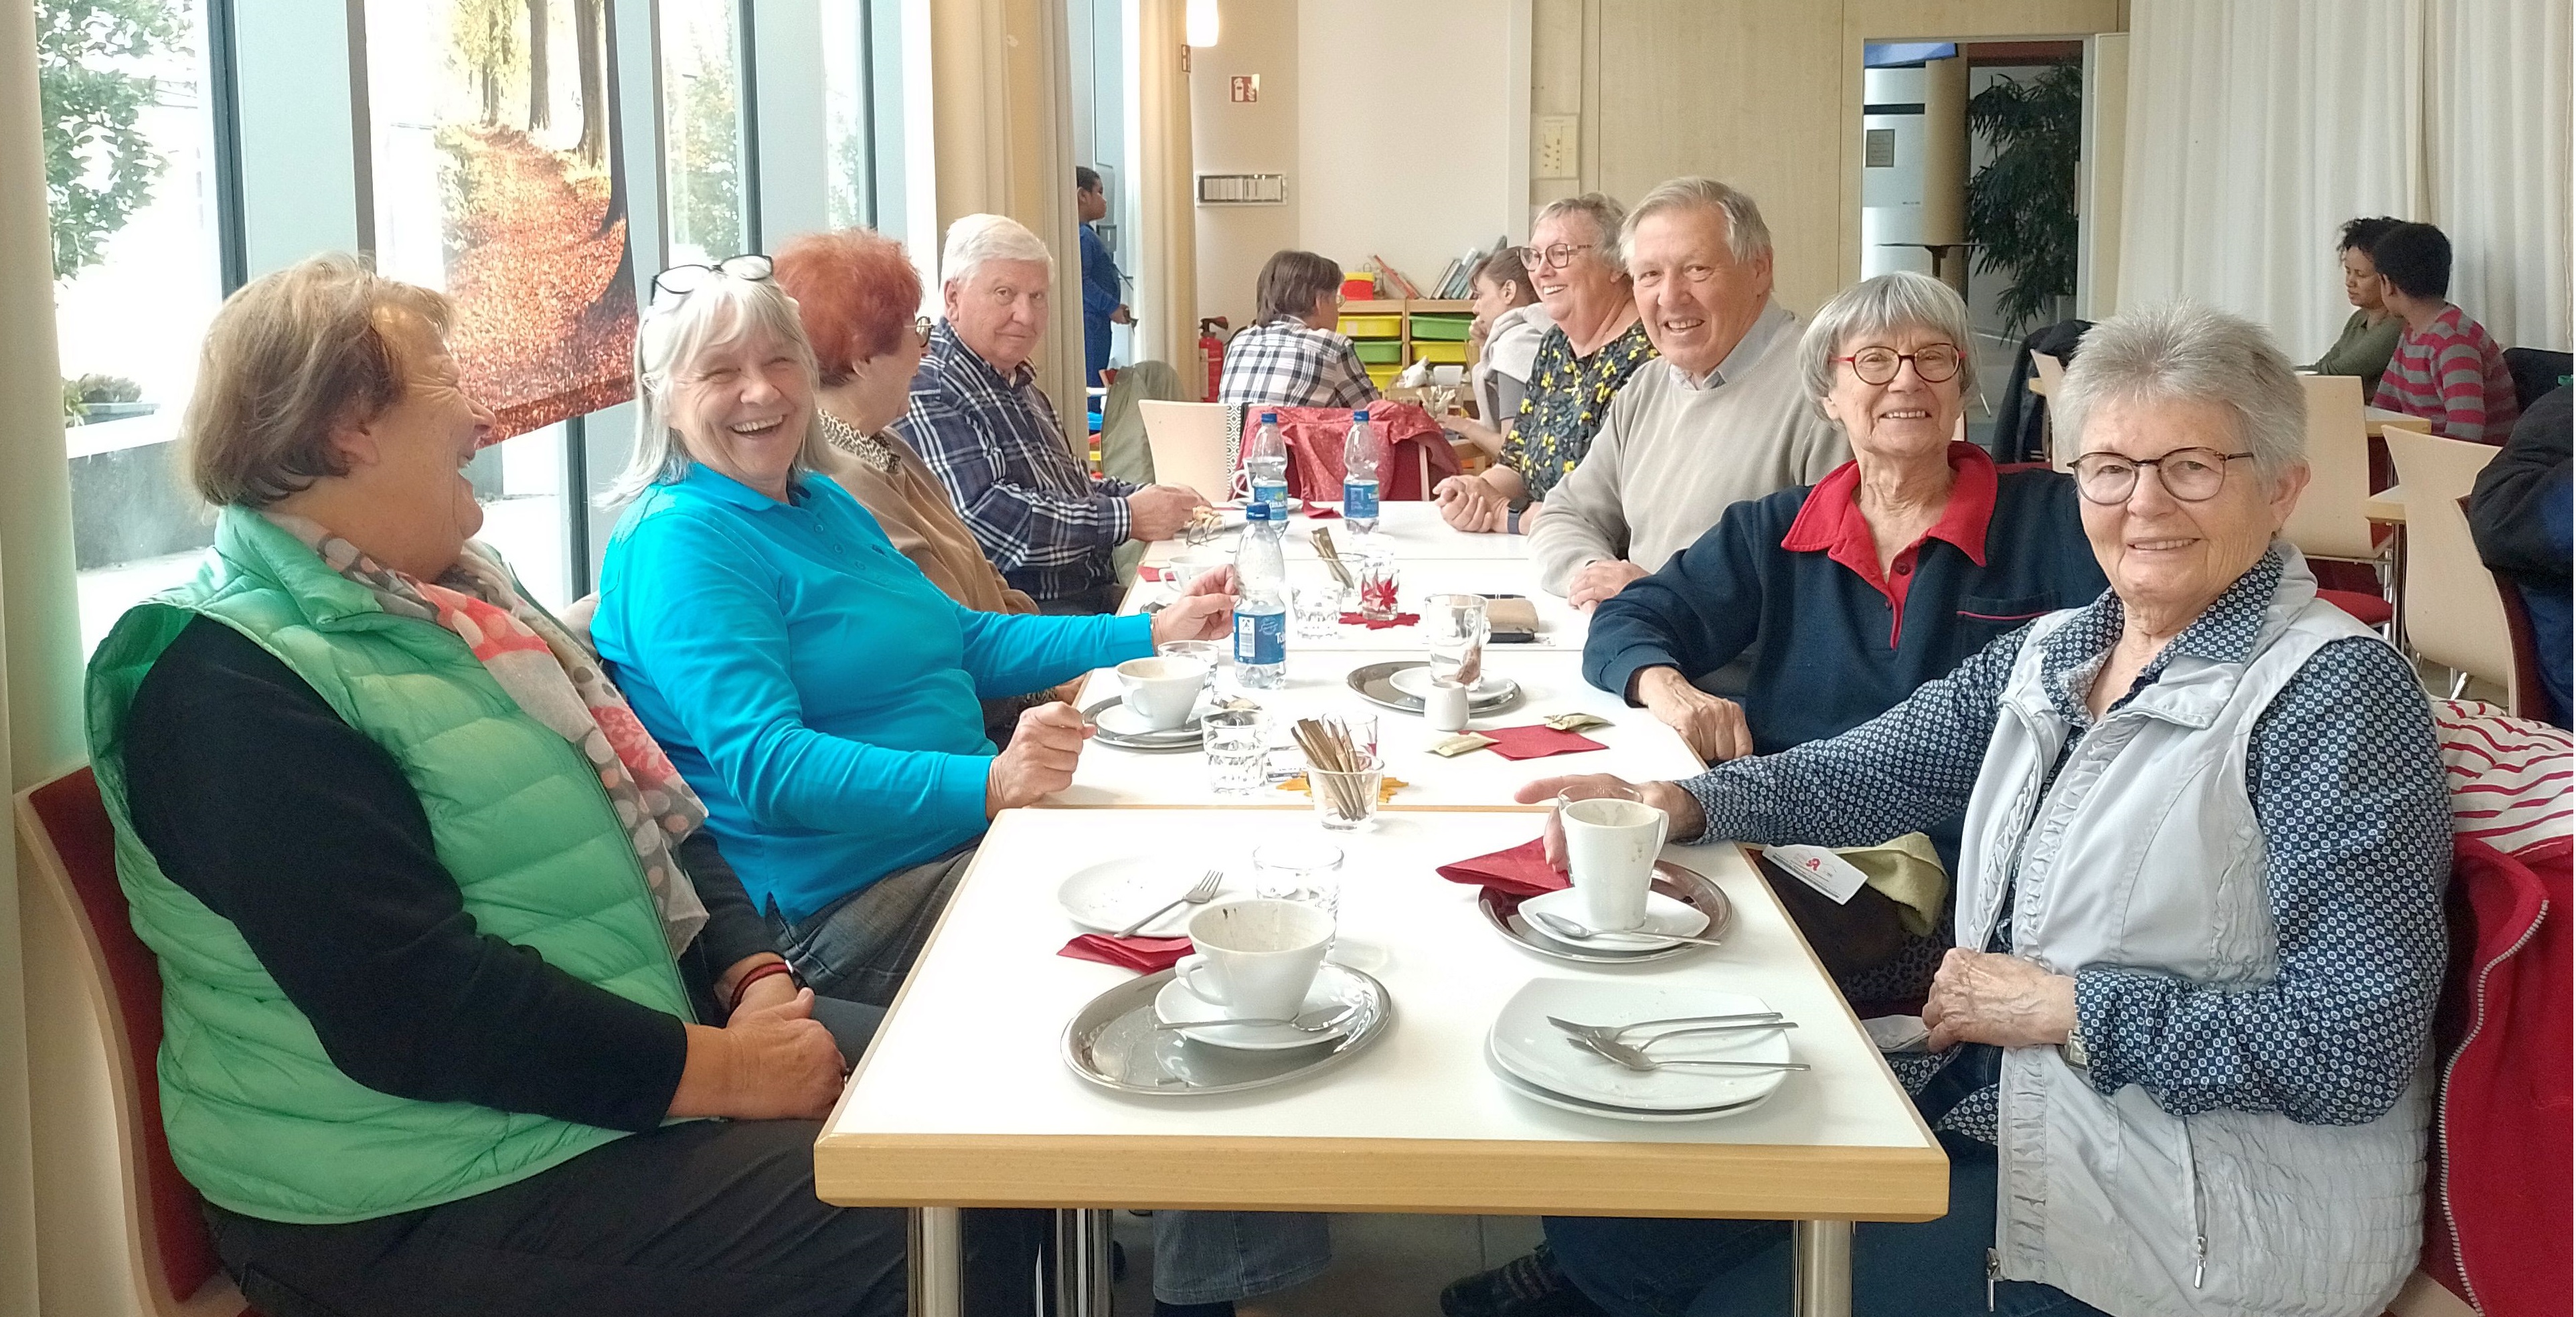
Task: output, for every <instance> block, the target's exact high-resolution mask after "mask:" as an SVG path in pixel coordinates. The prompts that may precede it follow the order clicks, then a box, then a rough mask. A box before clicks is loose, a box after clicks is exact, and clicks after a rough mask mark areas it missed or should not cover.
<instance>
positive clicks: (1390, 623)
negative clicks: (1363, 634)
mask: <svg viewBox="0 0 2576 1317" xmlns="http://www.w3.org/2000/svg"><path fill="white" fill-rule="evenodd" d="M1421 621H1422V614H1420V613H1398V614H1396V615H1395V616H1393V617H1390V618H1388V619H1386V620H1385V621H1383V622H1372V621H1370V620H1368V619H1367V618H1365V617H1362V616H1360V615H1359V614H1357V613H1344V614H1342V625H1343V626H1364V627H1367V628H1368V629H1369V630H1371V631H1384V630H1386V629H1387V628H1388V627H1394V626H1414V625H1417V624H1419V623H1420V622H1421Z"/></svg>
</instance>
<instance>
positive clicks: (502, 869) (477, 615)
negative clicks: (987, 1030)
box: [89, 256, 1027, 1314]
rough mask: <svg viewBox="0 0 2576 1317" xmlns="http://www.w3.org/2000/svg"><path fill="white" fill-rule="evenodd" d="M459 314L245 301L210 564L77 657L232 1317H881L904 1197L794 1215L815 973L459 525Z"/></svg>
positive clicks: (323, 275)
mask: <svg viewBox="0 0 2576 1317" xmlns="http://www.w3.org/2000/svg"><path fill="white" fill-rule="evenodd" d="M447 319H448V309H447V304H446V302H445V300H444V299H443V298H441V297H440V296H439V295H438V294H436V293H433V292H429V291H427V290H425V289H420V288H414V287H410V286H407V285H404V284H398V283H394V282H392V281H390V280H385V279H380V278H377V277H376V276H375V275H373V274H372V273H370V272H369V271H368V270H367V269H366V267H365V266H363V265H361V264H360V263H359V262H358V261H356V260H355V259H353V258H350V257H345V256H326V257H317V258H315V259H312V260H308V261H305V262H303V263H302V264H299V265H296V266H293V267H291V268H288V269H286V270H282V271H279V272H278V273H275V274H271V275H268V276H266V277H264V278H261V279H259V280H257V281H255V282H253V283H251V284H250V285H249V286H248V287H246V288H244V289H242V290H241V291H240V292H238V293H236V294H234V295H233V297H232V298H231V299H230V300H228V301H227V302H226V303H225V305H224V307H223V309H222V310H221V311H220V312H219V313H217V315H216V317H215V320H214V324H213V326H212V328H211V329H209V330H208V332H207V340H206V348H205V354H204V358H203V361H204V365H203V368H202V370H201V371H200V373H199V375H198V378H197V383H196V393H195V396H194V398H193V399H192V400H191V401H190V403H189V406H188V412H187V418H186V421H185V424H184V427H183V434H184V437H185V443H186V445H187V464H188V471H189V475H190V478H191V480H192V482H193V483H194V484H195V486H196V488H197V490H198V491H199V492H200V493H202V494H203V495H204V496H205V497H206V498H207V500H208V501H210V502H212V503H214V504H216V505H217V506H218V507H220V508H221V512H220V513H219V514H218V518H217V522H216V532H215V547H214V551H213V560H212V561H211V562H210V563H209V565H208V566H207V567H206V569H205V570H204V571H203V572H202V573H201V574H200V575H199V576H198V578H197V579H196V580H195V581H194V582H192V583H190V584H188V585H185V586H181V587H179V588H177V589H175V590H171V591H168V592H166V593H164V594H162V595H160V596H157V597H155V598H153V599H151V600H149V601H146V602H145V603H143V604H141V605H138V606H137V607H135V608H134V609H133V610H131V611H130V612H128V613H127V614H126V615H125V616H124V618H123V619H121V620H120V621H119V622H118V623H117V625H116V627H115V629H114V630H113V631H112V632H111V633H110V634H109V635H108V637H107V639H106V640H105V641H104V642H102V643H101V644H100V646H99V649H98V652H97V655H96V657H95V658H94V659H93V661H92V664H91V670H90V687H89V710H90V716H89V730H90V738H91V755H92V760H93V763H94V764H95V765H96V768H97V770H98V776H99V785H100V787H101V788H102V790H103V791H104V793H105V795H106V797H107V801H108V807H109V812H110V814H111V815H112V816H113V817H114V818H115V820H116V827H117V851H118V855H117V860H118V869H119V872H120V875H121V877H122V879H123V883H124V887H125V891H126V895H127V898H128V900H129V901H130V902H131V906H132V914H133V919H134V925H135V929H136V931H137V932H138V933H140V934H141V935H142V937H143V939H144V941H145V942H146V943H147V944H149V945H150V946H151V947H152V948H153V950H154V951H155V953H157V955H158V956H159V958H160V967H161V977H162V984H163V999H162V1010H163V1016H164V1027H165V1029H166V1031H167V1032H166V1038H165V1042H164V1044H163V1047H162V1052H161V1060H160V1082H161V1091H162V1095H163V1096H162V1111H163V1120H164V1123H165V1125H166V1126H167V1130H168V1134H169V1139H170V1150H171V1153H172V1155H173V1156H174V1157H175V1158H176V1160H177V1162H178V1165H179V1169H180V1170H181V1172H182V1173H184V1174H185V1175H186V1176H187V1177H188V1179H189V1181H190V1183H192V1184H194V1185H196V1187H197V1188H198V1189H199V1190H200V1191H201V1192H202V1193H203V1194H204V1195H205V1197H206V1200H207V1202H208V1203H209V1204H210V1206H209V1208H208V1215H209V1217H210V1218H211V1222H212V1224H213V1226H214V1233H215V1239H216V1247H217V1249H218V1251H219V1252H220V1253H221V1255H222V1257H223V1261H224V1265H225V1267H226V1269H227V1270H229V1271H230V1272H231V1273H232V1274H233V1276H234V1277H235V1279H236V1280H238V1281H239V1282H240V1284H241V1287H242V1290H243V1292H244V1293H245V1295H246V1296H247V1297H248V1299H249V1300H250V1302H251V1303H253V1304H254V1305H256V1306H257V1307H258V1308H259V1309H260V1310H261V1311H263V1312H269V1313H280V1314H285V1313H318V1312H326V1311H327V1312H365V1313H390V1314H401V1313H430V1312H437V1313H452V1312H458V1311H466V1310H470V1311H476V1312H490V1313H528V1314H540V1313H542V1314H564V1313H601V1314H612V1313H614V1314H629V1313H671V1314H701V1313H743V1314H770V1313H813V1314H825V1313H880V1314H896V1313H901V1312H903V1311H904V1306H905V1284H904V1264H903V1257H904V1225H903V1217H902V1214H901V1213H898V1212H893V1211H886V1210H879V1209H867V1210H843V1209H837V1208H832V1207H828V1206H825V1205H824V1204H822V1203H820V1202H818V1201H816V1199H815V1197H814V1166H813V1158H812V1152H811V1145H812V1143H813V1141H814V1138H815V1136H816V1134H817V1132H818V1130H819V1126H818V1124H817V1120H818V1118H819V1117H821V1116H822V1115H823V1114H824V1113H825V1112H826V1111H827V1110H828V1109H829V1108H830V1106H831V1104H832V1101H833V1099H834V1098H835V1097H836V1096H837V1095H838V1093H839V1090H840V1079H841V1068H842V1052H841V1050H840V1049H839V1048H837V1047H835V1046H834V1043H833V1039H832V1036H831V1035H830V1034H829V1033H827V1032H825V1030H824V1027H823V1026H822V1025H821V1024H818V1023H816V1022H815V1020H814V1019H812V1018H810V1012H811V1007H812V1005H813V1002H814V998H813V996H812V994H811V993H810V992H806V991H804V990H801V989H800V988H798V987H797V986H796V984H795V982H794V980H793V979H791V978H789V977H788V976H786V975H785V974H783V973H780V972H777V971H779V970H780V969H781V968H782V967H781V966H780V965H779V963H778V958H777V957H776V955H774V954H773V953H772V951H771V949H770V948H769V946H768V930H767V928H766V927H765V926H764V925H763V923H762V921H761V920H760V918H759V916H758V915H757V914H756V913H754V911H753V910H752V908H751V905H750V902H749V901H748V900H747V899H746V898H745V897H744V895H743V893H742V889H741V887H740V885H739V884H738V883H736V882H735V881H734V880H733V877H732V875H731V874H730V873H729V872H728V871H727V870H726V869H725V868H724V866H723V863H722V861H721V859H720V858H719V857H718V856H717V855H716V854H715V849H714V847H713V846H712V845H709V844H708V843H707V839H706V835H705V834H704V833H703V832H700V831H697V830H696V824H697V821H698V820H699V819H700V818H702V817H703V810H702V808H701V807H700V806H699V804H698V802H697V799H696V798H695V797H694V796H693V795H692V794H691V792H690V790H689V788H688V786H687V784H686V783H684V782H682V781H680V780H679V779H678V777H677V776H676V775H675V774H674V773H673V772H672V770H671V765H670V763H669V761H668V760H666V759H665V758H663V756H662V754H661V752H660V751H659V750H658V749H657V748H656V747H655V746H654V744H653V742H652V740H651V739H650V738H649V737H646V736H645V735H644V734H643V733H642V731H641V730H640V729H638V728H637V727H636V725H635V719H634V716H633V715H632V714H631V713H629V712H628V711H627V707H626V703H625V701H624V700H623V699H621V698H620V697H619V694H618V692H617V690H616V688H615V687H613V686H611V685H609V684H608V682H607V681H606V679H605V678H604V677H603V676H602V675H601V673H600V670H599V666H598V664H597V663H596V662H595V661H594V660H593V659H592V658H591V656H590V654H589V653H588V652H587V651H586V650H585V649H583V648H582V646H581V645H580V643H579V642H578V641H576V640H574V639H573V638H572V637H571V636H570V635H569V634H567V633H566V632H565V631H564V629H563V628H561V627H560V626H558V625H557V624H556V623H555V622H554V620H553V619H551V618H549V617H547V616H546V615H545V613H544V612H543V611H541V610H539V609H538V608H536V607H535V606H533V605H531V604H530V603H528V602H527V600H526V599H525V597H524V596H523V595H522V594H521V593H520V592H519V590H518V588H517V585H516V583H515V582H514V581H513V580H512V578H511V575H510V573H509V570H508V568H507V567H506V566H504V565H503V564H502V563H501V562H500V561H499V560H498V559H497V558H495V557H493V556H492V555H491V553H490V552H489V551H488V550H486V549H484V548H483V547H482V546H480V545H476V544H472V543H470V542H469V537H470V536H472V535H473V533H474V532H475V531H476V530H477V529H479V528H480V526H481V524H482V517H483V514H482V509H481V508H480V507H479V506H477V505H476V503H475V501H474V491H473V490H472V488H471V487H469V486H468V485H467V484H466V481H465V478H464V475H463V471H462V468H463V467H464V465H465V464H466V462H467V461H468V460H469V459H471V458H472V457H473V456H474V452H475V449H476V448H477V447H478V446H480V445H481V444H482V443H483V442H484V441H485V440H486V439H488V438H489V437H490V429H491V424H492V415H491V413H490V412H488V411H486V410H485V409H484V408H483V407H482V406H481V405H479V404H478V403H476V402H475V401H474V399H473V398H471V397H470V396H468V395H467V394H466V393H465V392H464V390H463V389H462V387H461V386H460V385H459V383H458V373H457V368H456V365H455V363H454V362H452V361H451V360H449V358H448V354H447V349H446V346H445V343H444V336H445V327H446V325H447ZM638 818H640V819H643V820H644V821H645V825H644V826H642V827H631V826H630V824H629V821H631V820H634V819H638ZM728 1010H729V1011H730V1016H729V1018H728V1014H727V1012H728ZM701 1021H703V1023H702V1022H701ZM719 1024H720V1025H721V1026H722V1027H720V1028H719V1027H714V1026H716V1025H719ZM701 1116H723V1117H730V1118H732V1119H727V1120H693V1119H689V1118H691V1117H701ZM1009 1269H1010V1268H1004V1270H1006V1271H1007V1270H1009ZM1016 1269H1017V1272H1018V1274H1019V1275H1020V1276H1021V1277H1023V1278H1025V1276H1026V1275H1027V1270H1026V1264H1025V1262H1024V1261H1023V1262H1021V1263H1019V1264H1018V1265H1017V1268H1016Z"/></svg>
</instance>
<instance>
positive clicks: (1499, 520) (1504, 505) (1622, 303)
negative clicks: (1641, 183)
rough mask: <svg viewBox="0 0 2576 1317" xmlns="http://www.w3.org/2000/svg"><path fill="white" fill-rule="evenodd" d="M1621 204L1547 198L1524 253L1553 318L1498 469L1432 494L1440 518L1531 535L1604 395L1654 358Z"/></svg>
mask: <svg viewBox="0 0 2576 1317" xmlns="http://www.w3.org/2000/svg"><path fill="white" fill-rule="evenodd" d="M1626 216H1627V210H1626V208H1625V207H1623V206H1621V205H1620V204H1619V203H1618V202H1616V201H1613V200H1611V199H1610V198H1608V197H1606V196H1603V195H1601V194H1600V193H1598V192H1589V193H1585V194H1584V195H1582V196H1579V197H1568V198H1566V199H1564V200H1562V201H1556V202H1552V203H1550V204H1549V205H1548V207H1547V209H1545V210H1542V211H1540V212H1539V215H1538V219H1537V221H1536V222H1535V223H1533V224H1531V225H1530V245H1529V246H1527V247H1524V248H1522V249H1521V259H1522V261H1523V263H1524V264H1526V265H1527V266H1528V267H1529V272H1530V282H1531V283H1532V284H1534V285H1536V287H1537V289H1538V299H1539V301H1540V302H1541V303H1543V304H1545V305H1546V307H1547V314H1548V318H1549V319H1551V320H1554V321H1555V322H1556V328H1555V329H1553V330H1551V331H1549V333H1548V336H1547V338H1546V340H1545V341H1544V342H1542V343H1540V344H1539V349H1538V360H1537V362H1536V363H1535V364H1533V365H1532V366H1531V368H1530V377H1529V389H1528V391H1527V392H1526V393H1525V394H1524V395H1523V396H1522V398H1521V410H1520V416H1519V418H1518V420H1517V421H1516V422H1515V424H1514V428H1513V430H1512V434H1511V437H1510V438H1509V439H1508V440H1506V441H1505V442H1504V444H1503V455H1502V461H1501V463H1500V464H1499V465H1497V466H1494V467H1492V468H1491V469H1488V470H1486V471H1483V472H1481V473H1479V474H1476V475H1472V476H1452V477H1450V478H1449V479H1447V480H1443V481H1441V482H1440V484H1439V486H1438V487H1437V488H1435V489H1433V490H1432V497H1434V498H1436V499H1438V500H1439V502H1440V515H1441V516H1442V517H1443V518H1445V519H1447V521H1448V522H1449V524H1450V525H1452V526H1455V527H1457V528H1458V529H1460V530H1465V531H1512V532H1527V531H1528V530H1529V529H1530V524H1531V523H1532V522H1533V521H1535V520H1536V519H1537V516H1538V512H1539V509H1540V504H1539V502H1538V500H1541V499H1544V498H1546V497H1547V491H1548V490H1550V489H1553V488H1555V486H1556V482H1557V481H1559V480H1563V479H1564V478H1565V476H1566V473H1567V472H1569V471H1572V470H1573V469H1574V466H1575V464H1576V463H1578V462H1580V461H1582V460H1583V454H1584V451H1585V450H1587V449H1589V448H1590V447H1591V446H1592V436H1593V433H1594V432H1595V431H1597V430H1599V429H1600V428H1601V420H1602V418H1603V417H1604V416H1607V415H1608V414H1609V411H1610V395H1612V394H1614V393H1617V392H1618V391H1619V386H1620V385H1622V384H1625V383H1627V382H1628V377H1629V376H1630V375H1632V374H1635V373H1636V370H1637V367H1638V366H1640V365H1642V364H1644V363H1645V362H1646V360H1647V359H1648V358H1650V357H1652V356H1654V355H1655V349H1654V345H1653V344H1651V343H1648V342H1647V341H1646V326H1645V323H1644V322H1643V321H1641V320H1640V319H1639V318H1638V315H1637V302H1636V298H1635V296H1634V294H1633V293H1632V292H1631V290H1630V288H1629V285H1628V274H1627V271H1626V269H1625V268H1623V267H1622V266H1621V264H1620V260H1619V241H1618V233H1619V223H1620V221H1621V220H1622V219H1625V218H1626Z"/></svg>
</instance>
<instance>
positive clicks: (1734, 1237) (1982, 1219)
mask: <svg viewBox="0 0 2576 1317" xmlns="http://www.w3.org/2000/svg"><path fill="white" fill-rule="evenodd" d="M1941 1144H1942V1147H1943V1149H1944V1150H1946V1151H1947V1152H1948V1153H1949V1154H1950V1212H1949V1215H1947V1216H1944V1217H1942V1218H1941V1219H1939V1220H1937V1221H1920V1222H1880V1221H1863V1222H1861V1223H1859V1224H1858V1225H1857V1226H1855V1227H1854V1228H1853V1230H1852V1314H1853V1317H1939V1315H1940V1314H1949V1313H1957V1314H1962V1315H1963V1317H1964V1315H1965V1314H1972V1313H1982V1312H1985V1311H1987V1300H1986V1250H1988V1249H1989V1248H1992V1247H1993V1246H1994V1242H1995V1152H1994V1149H1992V1148H1990V1147H1987V1146H1986V1145H1984V1144H1981V1143H1977V1142H1974V1141H1972V1140H1968V1139H1960V1138H1954V1137H1952V1136H1949V1135H1943V1136H1942V1139H1941ZM1546 1226H1547V1242H1548V1244H1549V1246H1550V1247H1551V1248H1553V1249H1554V1250H1555V1252H1556V1263H1557V1266H1558V1267H1559V1268H1560V1269H1562V1270H1563V1271H1564V1272H1565V1274H1566V1277H1567V1278H1568V1279H1570V1280H1572V1281H1573V1282H1574V1284H1575V1286H1576V1288H1578V1289H1581V1290H1582V1291H1583V1292H1584V1294H1586V1295H1587V1296H1589V1297H1590V1298H1591V1299H1592V1301H1593V1302H1595V1303H1598V1304H1600V1305H1601V1306H1602V1307H1604V1308H1607V1309H1609V1310H1610V1311H1611V1312H1613V1313H1616V1314H1618V1315H1619V1317H1737V1315H1738V1314H1743V1315H1744V1317H1752V1315H1753V1314H1762V1315H1763V1317H1776V1314H1779V1313H1784V1312H1787V1311H1789V1303H1790V1289H1791V1282H1790V1275H1789V1224H1788V1223H1787V1222H1785V1221H1696V1220H1627V1219H1622V1218H1617V1217H1557V1216H1552V1217H1549V1218H1547V1221H1546ZM1993 1310H1994V1311H1995V1312H1998V1313H2008V1314H2013V1315H2014V1317H2042V1314H2046V1317H2088V1315H2090V1314H2095V1313H2097V1312H2098V1311H2099V1310H2097V1309H2095V1308H2093V1307H2090V1306H2088V1305H2086V1304H2084V1303H2080V1302H2078V1301H2076V1300H2075V1299H2072V1298H2069V1297H2067V1295H2066V1294H2065V1293H2064V1292H2062V1291H2060V1290H2058V1289H2056V1288H2054V1287H2052V1286H2048V1285H2036V1284H2031V1283H2028V1282H2024V1281H1998V1282H1996V1283H1995V1288H1994V1309H1993Z"/></svg>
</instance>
